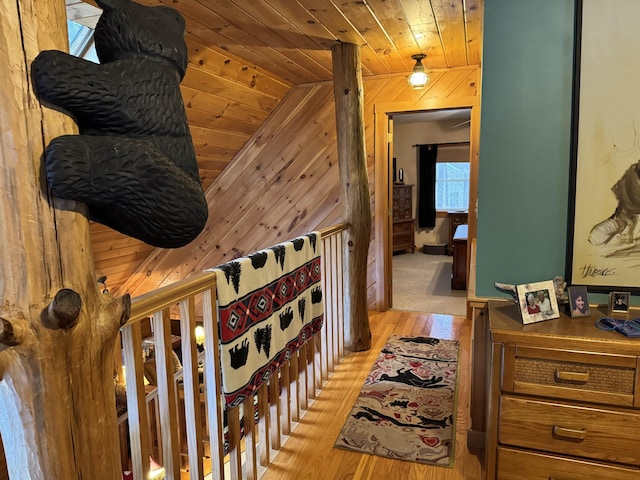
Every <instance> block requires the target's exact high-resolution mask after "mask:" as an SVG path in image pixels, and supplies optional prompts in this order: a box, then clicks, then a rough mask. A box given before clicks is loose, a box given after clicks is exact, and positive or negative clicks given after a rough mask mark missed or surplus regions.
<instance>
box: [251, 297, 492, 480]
mask: <svg viewBox="0 0 640 480" xmlns="http://www.w3.org/2000/svg"><path fill="white" fill-rule="evenodd" d="M370 322H371V330H372V347H371V349H370V350H368V351H366V352H357V353H350V354H349V355H348V356H347V357H346V358H345V359H344V360H343V361H342V363H341V364H340V366H339V367H338V368H337V370H336V372H335V373H334V374H333V376H332V377H331V378H330V379H329V382H328V383H327V384H326V386H325V388H324V389H323V390H322V392H321V393H320V394H319V395H318V398H317V399H316V400H315V401H314V402H313V404H311V406H310V407H309V410H308V411H307V413H306V414H305V416H304V418H303V420H302V421H301V423H300V424H298V426H297V428H296V429H295V431H294V432H292V434H291V436H290V437H289V439H288V441H287V443H286V444H285V445H284V447H283V448H282V449H281V451H280V452H279V453H278V455H277V456H276V458H275V461H274V463H273V464H272V465H271V466H270V467H269V469H268V470H267V471H266V473H265V474H264V476H263V477H262V480H365V479H371V480H374V479H375V480H382V479H384V480H418V479H419V480H433V479H438V480H454V479H455V480H479V479H480V478H481V473H480V472H481V467H480V461H479V458H478V457H477V456H476V454H473V453H471V452H469V450H468V449H467V446H466V444H467V435H466V431H467V429H468V428H469V398H470V371H471V368H470V363H471V362H470V358H471V322H470V321H469V320H467V319H465V318H464V317H455V316H450V315H438V314H420V313H407V312H400V311H391V310H390V311H387V312H384V313H379V312H370ZM393 333H395V334H401V335H422V336H431V337H437V338H443V339H457V340H459V341H460V346H461V352H460V366H459V370H458V375H459V377H458V382H459V386H458V411H457V421H456V447H455V460H454V464H453V468H447V467H436V466H428V465H421V464H418V463H412V462H404V461H399V460H390V459H387V458H382V457H377V456H373V455H364V454H360V453H355V452H350V451H346V450H343V449H337V448H334V447H333V444H334V442H335V439H336V438H337V436H338V433H339V432H340V429H341V428H342V425H343V423H344V421H345V419H346V417H347V415H348V413H349V411H350V410H351V407H352V405H353V403H354V401H355V399H356V397H357V396H358V392H359V391H360V388H361V387H362V384H363V383H364V380H365V378H366V376H367V374H368V373H369V370H370V369H371V366H372V364H373V362H374V360H375V358H376V357H377V355H378V353H379V352H380V350H381V348H382V346H383V345H384V341H385V340H386V339H387V338H388V337H389V335H391V334H393Z"/></svg>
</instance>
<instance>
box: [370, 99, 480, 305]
mask: <svg viewBox="0 0 640 480" xmlns="http://www.w3.org/2000/svg"><path fill="white" fill-rule="evenodd" d="M453 109H464V110H465V111H466V112H468V113H466V114H465V115H467V114H468V118H463V119H461V120H460V121H457V122H453V123H452V124H449V127H451V126H453V125H458V124H463V125H466V128H467V129H468V132H469V134H468V137H469V138H468V142H469V157H470V158H469V159H470V170H471V172H470V180H469V205H470V209H469V220H468V223H469V227H468V228H469V239H470V242H469V243H471V239H472V238H474V237H475V205H476V198H477V149H478V139H479V118H480V107H479V99H478V98H476V97H466V98H460V99H448V100H441V101H435V100H431V101H421V102H411V103H410V104H409V103H407V102H403V103H401V104H378V105H376V106H375V116H376V118H375V125H376V127H375V128H376V142H375V162H376V163H375V192H374V202H375V209H374V219H375V221H374V229H375V232H374V235H375V238H374V245H373V247H374V248H373V251H374V254H375V258H376V262H375V265H374V269H375V277H376V279H377V281H376V292H375V295H376V304H377V308H378V309H379V310H381V311H384V310H388V309H389V308H390V307H391V305H392V302H393V297H392V289H393V278H392V267H393V256H392V248H393V247H392V241H393V230H392V228H393V222H392V219H391V207H392V204H391V198H390V196H391V195H390V192H391V191H392V189H393V169H392V165H393V155H394V152H396V145H397V141H396V138H397V132H394V129H395V128H397V127H394V126H393V121H394V120H395V121H396V123H397V120H398V118H399V117H400V116H401V115H407V117H405V118H401V119H400V124H402V122H403V121H404V120H410V119H411V120H415V119H416V118H419V116H420V115H422V116H424V117H426V116H428V115H429V114H431V115H432V116H437V115H440V116H442V115H445V114H446V112H444V111H447V110H449V111H450V110H453ZM449 113H451V112H449ZM409 115H414V117H411V116H409ZM458 128H460V127H458ZM390 131H391V132H394V133H393V136H392V135H389V132H390ZM394 137H395V138H394ZM427 141H432V140H428V139H427ZM412 158H413V159H415V158H416V153H415V149H414V150H413V156H412ZM414 161H415V160H414ZM396 175H397V172H396ZM406 180H407V179H405V181H406ZM417 247H418V248H421V247H422V245H421V244H420V245H417Z"/></svg>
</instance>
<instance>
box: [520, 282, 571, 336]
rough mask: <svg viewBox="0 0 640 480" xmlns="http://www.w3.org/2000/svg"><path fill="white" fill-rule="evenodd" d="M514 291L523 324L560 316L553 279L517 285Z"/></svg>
mask: <svg viewBox="0 0 640 480" xmlns="http://www.w3.org/2000/svg"><path fill="white" fill-rule="evenodd" d="M516 292H517V294H518V304H519V306H520V315H521V317H522V323H524V324H525V325H526V324H528V323H535V322H542V321H544V320H551V319H552V318H558V317H560V310H559V309H558V297H557V296H556V289H555V286H554V284H553V280H547V281H544V282H534V283H525V284H523V285H518V286H517V287H516Z"/></svg>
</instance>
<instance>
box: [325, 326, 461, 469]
mask: <svg viewBox="0 0 640 480" xmlns="http://www.w3.org/2000/svg"><path fill="white" fill-rule="evenodd" d="M458 347H459V346H458V342H457V341H452V340H440V339H437V338H427V337H401V336H396V335H392V336H391V337H389V339H388V340H387V343H386V345H385V346H384V348H383V349H382V352H381V353H380V355H379V356H378V358H377V360H376V361H375V363H374V365H373V368H372V369H371V372H370V373H369V376H368V377H367V380H366V381H365V383H364V386H363V387H362V390H361V391H360V395H359V396H358V399H357V400H356V402H355V404H354V406H353V409H352V410H351V413H350V414H349V417H348V418H347V420H346V422H345V424H344V426H343V427H342V431H341V432H340V435H339V436H338V439H337V440H336V443H335V446H336V447H338V448H345V449H348V450H354V451H357V452H361V453H368V454H372V455H378V456H381V457H389V458H393V459H397V460H406V461H410V462H419V463H428V464H436V465H442V466H448V467H451V466H452V464H453V448H454V445H455V441H454V435H455V410H456V385H457V381H456V373H457V367H458V349H459V348H458Z"/></svg>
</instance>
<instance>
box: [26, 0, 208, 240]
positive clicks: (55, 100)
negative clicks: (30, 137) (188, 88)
mask: <svg viewBox="0 0 640 480" xmlns="http://www.w3.org/2000/svg"><path fill="white" fill-rule="evenodd" d="M97 3H98V5H99V6H100V7H102V9H103V10H104V11H103V13H102V16H101V17H100V20H99V21H98V24H97V26H96V30H95V45H96V52H97V54H98V58H99V59H100V62H101V63H100V64H99V65H98V64H95V63H93V62H89V61H86V60H83V59H81V58H77V57H73V56H71V55H68V54H66V53H64V52H60V51H56V50H48V51H43V52H41V53H40V54H39V55H38V56H37V57H36V59H35V60H34V61H33V63H32V65H31V72H32V77H33V84H34V88H35V91H36V93H37V94H38V97H39V98H40V100H41V101H42V102H43V103H45V104H49V105H52V106H54V107H57V108H58V109H60V110H62V111H63V112H65V113H67V114H69V115H70V116H71V117H72V118H73V119H74V120H75V121H76V123H77V124H78V127H79V131H80V135H63V136H60V137H57V138H55V139H54V140H53V141H52V142H51V143H50V144H49V145H48V146H47V148H46V150H45V154H44V161H45V171H46V177H47V182H48V185H49V188H50V189H51V191H52V193H53V194H54V195H55V196H57V197H59V198H64V199H67V200H75V201H78V202H83V203H86V204H87V205H88V207H89V216H90V218H91V219H92V220H95V221H97V222H100V223H103V224H105V225H107V226H109V227H111V228H113V229H115V230H118V231H120V232H122V233H124V234H125V235H129V236H131V237H135V238H137V239H140V240H142V241H144V242H146V243H148V244H150V245H153V246H156V247H162V248H177V247H181V246H184V245H186V244H188V243H189V242H191V241H192V240H193V239H194V238H195V237H196V236H197V235H198V234H199V233H200V232H201V231H202V229H203V228H204V225H205V223H206V220H207V215H208V208H207V202H206V198H205V196H204V192H203V190H202V184H201V183H200V177H199V173H198V164H197V161H196V157H195V151H194V148H193V142H192V140H191V134H190V132H189V125H188V123H187V117H186V112H185V109H184V104H183V101H182V95H181V93H180V82H181V80H182V78H183V77H184V74H185V71H186V68H187V63H188V57H187V46H186V44H185V41H184V34H185V22H184V19H183V18H182V16H181V15H180V14H179V13H178V12H177V11H176V10H174V9H172V8H169V7H164V6H159V7H148V6H143V5H139V4H137V3H134V2H132V1H130V0H97Z"/></svg>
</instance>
